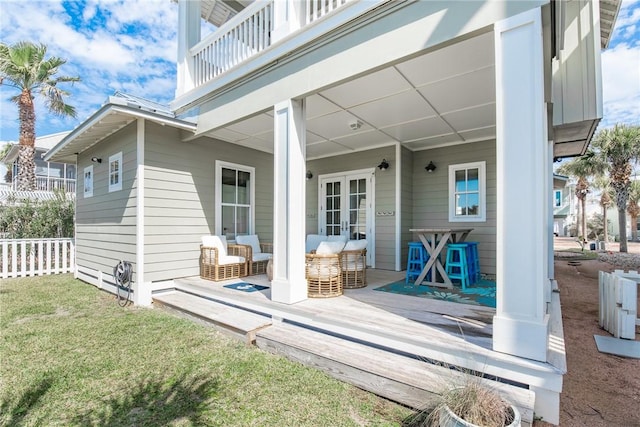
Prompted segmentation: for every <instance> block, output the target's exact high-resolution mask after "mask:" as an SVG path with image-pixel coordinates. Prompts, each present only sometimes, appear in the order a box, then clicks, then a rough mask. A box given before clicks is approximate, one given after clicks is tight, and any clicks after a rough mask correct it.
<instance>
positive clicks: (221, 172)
mask: <svg viewBox="0 0 640 427" xmlns="http://www.w3.org/2000/svg"><path fill="white" fill-rule="evenodd" d="M254 176H255V169H254V168H252V167H250V166H242V165H237V164H233V163H226V162H221V161H217V162H216V233H217V234H222V235H225V236H226V237H227V239H228V240H233V239H235V238H236V236H238V235H244V234H252V232H253V228H254V200H255V198H254V191H255V190H254V188H255V184H254Z"/></svg>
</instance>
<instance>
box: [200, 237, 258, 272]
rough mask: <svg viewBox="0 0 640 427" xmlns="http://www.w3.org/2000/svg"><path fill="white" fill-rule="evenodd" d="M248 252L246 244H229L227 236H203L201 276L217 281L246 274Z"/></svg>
mask: <svg viewBox="0 0 640 427" xmlns="http://www.w3.org/2000/svg"><path fill="white" fill-rule="evenodd" d="M246 252H247V248H246V246H242V245H233V244H227V239H226V237H225V236H202V244H201V245H200V277H201V278H203V279H207V280H214V281H216V282H217V281H220V280H227V279H236V278H238V277H243V276H246V275H247V254H246Z"/></svg>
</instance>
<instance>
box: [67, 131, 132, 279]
mask: <svg viewBox="0 0 640 427" xmlns="http://www.w3.org/2000/svg"><path fill="white" fill-rule="evenodd" d="M119 152H122V163H123V165H122V189H121V190H117V191H113V192H109V156H112V155H114V154H117V153H119ZM92 157H98V158H101V159H102V163H97V162H91V158H92ZM90 165H93V196H92V197H87V198H85V197H84V168H85V167H87V166H90ZM136 168H137V153H136V123H135V122H134V123H132V124H130V125H128V126H126V127H124V128H123V129H121V130H120V131H118V132H116V133H114V134H113V135H111V136H109V137H108V138H106V139H105V140H104V141H102V142H101V143H100V144H98V145H96V146H94V147H92V148H90V149H88V150H87V151H85V152H83V153H81V154H79V155H78V180H77V196H76V264H77V265H78V267H85V268H87V269H91V270H94V271H100V272H103V273H106V274H109V275H110V274H113V267H114V266H115V265H116V264H117V263H118V262H119V261H120V260H124V261H129V262H131V264H132V266H133V271H134V276H133V278H134V280H135V271H136V206H137V200H136V186H137V181H136Z"/></svg>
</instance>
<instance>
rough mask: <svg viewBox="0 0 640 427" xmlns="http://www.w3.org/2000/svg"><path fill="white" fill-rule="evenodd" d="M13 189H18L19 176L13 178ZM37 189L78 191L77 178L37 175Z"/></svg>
mask: <svg viewBox="0 0 640 427" xmlns="http://www.w3.org/2000/svg"><path fill="white" fill-rule="evenodd" d="M10 189H11V190H13V191H17V190H18V177H15V178H14V179H13V182H12V183H11V187H10ZM35 191H49V192H54V191H63V192H65V193H75V192H76V180H75V179H72V178H53V177H46V176H36V189H35Z"/></svg>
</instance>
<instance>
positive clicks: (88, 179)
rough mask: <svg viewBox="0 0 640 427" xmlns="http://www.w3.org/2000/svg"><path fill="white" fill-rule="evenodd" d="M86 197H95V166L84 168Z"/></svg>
mask: <svg viewBox="0 0 640 427" xmlns="http://www.w3.org/2000/svg"><path fill="white" fill-rule="evenodd" d="M83 194H84V197H85V199H86V198H88V197H92V196H93V165H90V166H87V167H86V168H84V193H83Z"/></svg>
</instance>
